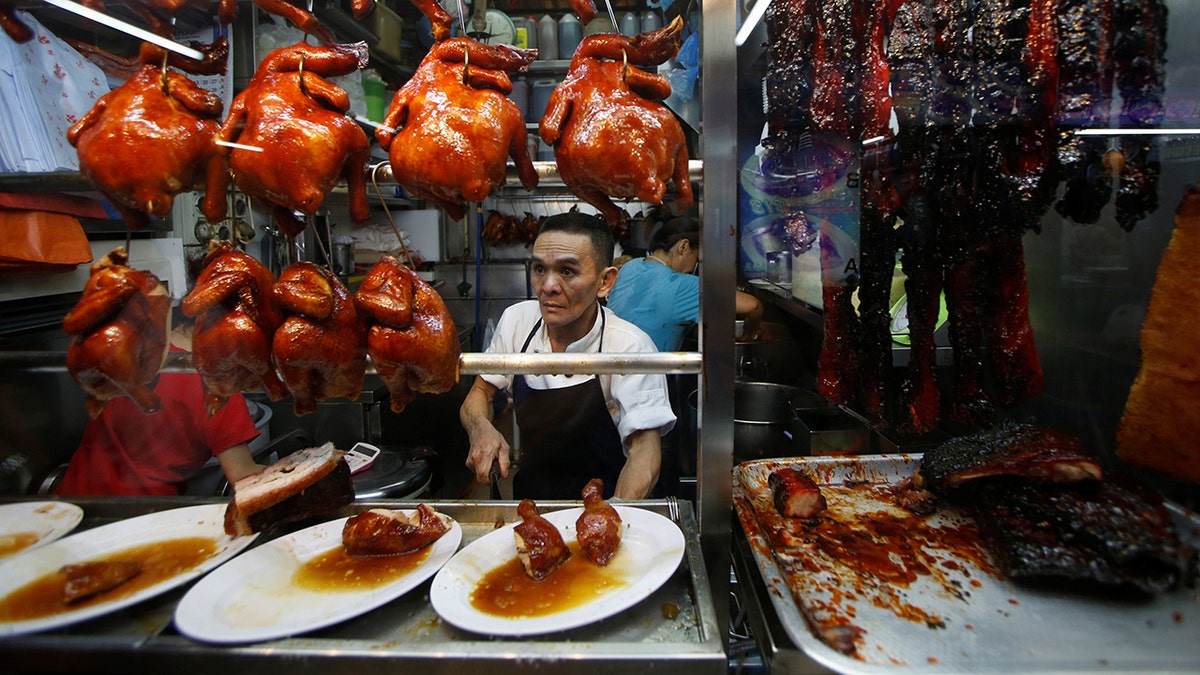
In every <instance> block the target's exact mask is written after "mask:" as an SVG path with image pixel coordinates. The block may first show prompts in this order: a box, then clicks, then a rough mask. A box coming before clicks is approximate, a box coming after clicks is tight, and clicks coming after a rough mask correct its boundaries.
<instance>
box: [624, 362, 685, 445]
mask: <svg viewBox="0 0 1200 675" xmlns="http://www.w3.org/2000/svg"><path fill="white" fill-rule="evenodd" d="M612 397H613V398H612V400H613V402H614V403H615V404H616V406H617V413H618V414H617V420H618V422H617V431H618V432H619V433H620V434H621V440H622V442H624V441H625V439H627V438H629V435H630V434H632V433H633V432H635V431H641V430H642V429H658V430H659V434H660V435H665V434H666V433H667V432H669V431H670V430H671V429H672V428H674V427H675V412H674V411H673V410H671V400H670V398H668V396H667V376H666V375H662V374H653V375H614V376H613V378H612Z"/></svg>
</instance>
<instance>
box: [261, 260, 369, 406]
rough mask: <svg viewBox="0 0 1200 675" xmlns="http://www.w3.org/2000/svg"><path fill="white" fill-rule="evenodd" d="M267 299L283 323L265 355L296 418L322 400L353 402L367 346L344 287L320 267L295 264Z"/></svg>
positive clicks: (350, 298) (364, 363)
mask: <svg viewBox="0 0 1200 675" xmlns="http://www.w3.org/2000/svg"><path fill="white" fill-rule="evenodd" d="M272 294H273V296H274V299H275V302H276V304H278V306H279V307H280V309H282V310H283V312H284V314H285V316H286V318H285V319H284V321H283V324H282V325H280V326H279V329H278V330H277V331H275V338H274V342H273V346H272V352H271V353H272V355H273V357H274V359H275V366H276V368H278V369H279V374H280V375H281V376H282V377H283V382H284V384H286V385H287V388H288V391H290V392H291V393H292V401H293V403H292V407H293V409H294V410H295V412H296V415H307V414H308V413H311V412H316V410H317V403H318V402H320V401H324V400H325V399H327V398H335V397H338V396H345V397H346V398H349V399H351V400H354V399H357V398H358V395H359V394H360V393H362V383H363V374H364V373H365V371H366V367H367V347H366V341H365V335H364V332H363V324H362V321H361V320H360V319H359V317H358V312H357V311H356V310H355V308H354V298H353V297H352V296H351V295H350V289H349V288H346V284H344V283H342V280H341V279H339V278H338V277H337V276H336V275H335V274H333V273H332V272H330V271H329V270H328V269H326V268H324V267H321V266H320V265H316V264H314V263H311V262H298V263H294V264H292V265H290V266H289V267H288V268H287V269H285V270H284V271H283V272H282V273H281V274H280V275H279V281H278V283H276V284H275V288H274V290H273V291H272Z"/></svg>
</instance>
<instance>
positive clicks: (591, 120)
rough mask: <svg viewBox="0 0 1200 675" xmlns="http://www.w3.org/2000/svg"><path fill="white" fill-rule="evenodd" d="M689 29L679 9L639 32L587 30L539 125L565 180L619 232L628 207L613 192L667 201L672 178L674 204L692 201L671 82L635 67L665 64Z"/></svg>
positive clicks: (682, 208) (681, 208) (678, 206)
mask: <svg viewBox="0 0 1200 675" xmlns="http://www.w3.org/2000/svg"><path fill="white" fill-rule="evenodd" d="M682 30H683V20H682V19H680V18H679V17H676V19H675V20H674V21H672V22H671V23H670V24H669V25H667V26H664V27H663V28H660V29H658V30H655V31H650V32H647V33H642V34H640V35H638V36H636V37H628V36H624V35H619V34H616V33H605V34H597V35H589V36H588V37H585V38H584V39H583V41H582V42H580V43H579V47H578V48H576V50H575V54H574V56H573V57H572V58H571V65H570V68H569V70H568V71H567V76H566V78H565V79H564V80H563V81H562V82H561V83H560V84H559V85H558V86H557V87H555V88H554V91H553V92H552V93H551V95H550V101H549V103H548V104H547V106H546V112H545V114H544V115H543V116H542V120H541V123H540V124H539V125H538V132H539V134H540V135H541V137H542V140H543V141H545V142H546V144H547V145H550V146H552V147H553V148H554V158H555V160H556V161H557V164H558V172H559V175H560V176H561V177H562V180H563V182H564V183H565V184H566V185H567V187H568V188H569V189H570V190H571V192H573V193H574V194H575V195H576V196H578V197H579V198H580V199H582V200H583V201H585V202H587V203H588V204H591V205H592V206H594V207H596V209H598V210H599V211H600V213H601V214H602V215H603V216H604V218H605V220H606V221H607V222H608V223H609V225H610V226H612V227H614V228H615V229H616V230H617V231H618V233H620V232H622V231H623V230H624V229H625V227H626V223H627V219H628V214H627V213H626V212H625V210H624V209H622V208H620V207H618V206H617V205H616V204H614V203H613V199H634V198H636V199H639V200H641V201H645V202H650V203H653V204H661V203H663V197H664V196H665V195H666V190H667V181H672V182H673V183H674V185H675V189H676V191H677V196H676V200H675V203H674V204H673V206H672V208H673V209H674V210H675V211H677V212H682V211H685V210H687V209H688V208H689V207H690V206H691V204H692V187H691V183H690V182H689V180H688V153H687V143H686V140H685V138H684V135H683V128H682V127H680V125H679V121H678V120H677V119H676V118H675V116H674V114H673V113H671V111H670V109H668V108H667V107H666V106H665V105H663V104H662V101H663V100H665V99H666V98H667V97H668V96H670V95H671V85H670V84H669V83H668V82H667V80H666V79H665V78H664V77H662V76H661V75H657V74H654V73H647V72H645V71H643V70H640V69H639V68H636V67H634V66H643V67H653V66H658V65H660V64H662V63H664V62H666V61H667V59H670V58H671V57H673V56H675V54H676V53H677V52H678V51H679V44H680V34H681V32H682Z"/></svg>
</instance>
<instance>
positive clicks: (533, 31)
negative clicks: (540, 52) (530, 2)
mask: <svg viewBox="0 0 1200 675" xmlns="http://www.w3.org/2000/svg"><path fill="white" fill-rule="evenodd" d="M523 21H524V22H525V27H526V28H528V29H529V44H527V45H526V47H528V48H530V49H537V46H538V41H537V37H538V36H537V33H538V23H537V19H535V18H533V17H532V16H527V17H525V18H524V19H523Z"/></svg>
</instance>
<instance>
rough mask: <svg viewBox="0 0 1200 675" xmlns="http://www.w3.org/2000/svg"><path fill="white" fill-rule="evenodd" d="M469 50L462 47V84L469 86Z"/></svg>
mask: <svg viewBox="0 0 1200 675" xmlns="http://www.w3.org/2000/svg"><path fill="white" fill-rule="evenodd" d="M470 78H471V50H470V49H467V47H466V45H463V84H465V85H467V86H468V87H469V86H471V83H470V81H469V80H470Z"/></svg>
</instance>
